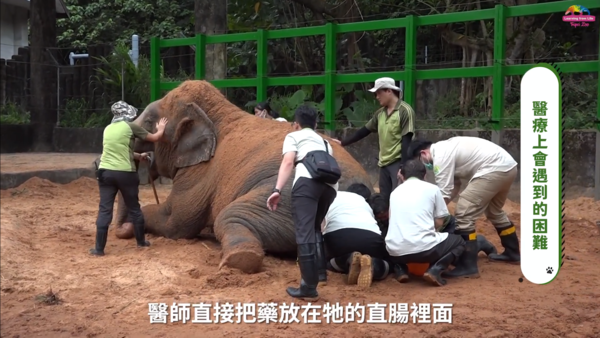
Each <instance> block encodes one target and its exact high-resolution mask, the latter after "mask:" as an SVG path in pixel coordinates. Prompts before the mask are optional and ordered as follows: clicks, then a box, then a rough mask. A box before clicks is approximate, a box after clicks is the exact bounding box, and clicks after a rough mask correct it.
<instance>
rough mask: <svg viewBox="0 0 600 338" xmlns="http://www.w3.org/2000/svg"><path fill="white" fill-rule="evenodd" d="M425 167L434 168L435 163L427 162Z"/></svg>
mask: <svg viewBox="0 0 600 338" xmlns="http://www.w3.org/2000/svg"><path fill="white" fill-rule="evenodd" d="M425 168H426V169H427V170H433V163H425Z"/></svg>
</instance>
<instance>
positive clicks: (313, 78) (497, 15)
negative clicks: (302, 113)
mask: <svg viewBox="0 0 600 338" xmlns="http://www.w3.org/2000/svg"><path fill="white" fill-rule="evenodd" d="M571 5H580V6H584V7H587V8H588V9H594V8H600V0H576V1H557V2H552V3H544V4H534V5H524V6H512V7H505V6H503V5H496V7H495V8H493V9H484V10H476V11H468V12H460V13H448V14H437V15H428V16H413V15H409V16H406V17H404V18H395V19H386V20H376V21H367V22H356V23H348V24H335V23H328V24H326V25H323V26H316V27H307V28H291V29H281V30H273V31H268V30H263V29H259V30H257V31H256V32H249V33H235V34H224V35H202V34H198V35H196V36H194V37H189V38H180V39H167V40H163V39H160V38H158V37H153V38H152V40H151V57H150V58H151V67H152V68H151V79H152V85H151V86H152V88H151V99H152V101H154V100H157V99H159V98H160V97H161V95H162V94H161V93H162V91H163V90H171V89H173V88H175V87H177V86H178V85H179V83H180V82H161V81H160V67H161V66H160V65H161V60H160V49H161V48H168V47H176V46H189V45H192V46H195V48H196V61H195V63H196V73H195V78H196V79H203V78H204V74H205V73H204V71H205V51H206V45H207V44H217V43H234V42H243V41H257V76H256V78H246V79H222V80H221V79H219V80H213V81H210V82H211V83H212V84H213V85H214V86H215V87H217V88H233V87H256V90H257V94H256V96H257V100H258V101H265V100H266V99H267V87H269V86H291V85H325V112H324V113H325V126H326V129H327V130H333V129H334V128H335V125H334V123H333V120H334V116H335V114H336V112H335V108H336V107H335V89H336V85H338V84H346V83H361V82H373V81H375V80H376V79H377V78H379V77H383V76H387V77H392V78H394V79H395V80H397V81H398V80H399V81H404V83H405V90H404V100H405V101H406V102H408V103H409V104H411V105H413V106H414V104H415V100H416V81H417V80H435V79H448V78H465V77H467V78H472V77H488V76H491V77H492V79H493V80H492V81H493V95H492V101H493V102H492V121H491V122H492V123H493V129H494V130H501V129H502V115H503V111H504V77H505V76H514V75H523V74H525V72H527V71H528V70H529V69H530V68H532V67H533V64H523V65H506V64H505V59H506V56H505V46H506V32H505V29H506V19H507V18H512V17H521V16H530V15H539V14H550V13H564V12H565V11H566V10H567V8H569V6H571ZM488 19H493V20H494V65H493V66H485V67H470V68H448V69H434V70H417V69H416V65H417V47H416V42H417V27H421V26H429V25H439V24H448V23H455V22H466V21H475V20H488ZM565 25H567V23H565ZM397 28H405V29H406V47H405V48H406V50H405V64H404V70H402V71H389V72H374V73H362V74H338V73H337V69H336V59H337V57H336V37H337V34H343V33H351V32H360V31H374V30H382V29H397ZM581 29H585V28H583V27H582V28H581ZM312 35H325V51H326V52H325V72H324V74H322V75H308V76H291V77H267V57H268V50H267V40H268V39H284V38H296V37H305V36H312ZM558 65H559V67H560V70H561V71H562V72H563V73H565V74H568V73H587V72H598V73H599V76H598V81H599V86H598V98H599V99H600V61H599V60H595V61H578V62H561V63H558ZM598 120H600V104H598ZM597 127H598V130H600V122H598V123H597Z"/></svg>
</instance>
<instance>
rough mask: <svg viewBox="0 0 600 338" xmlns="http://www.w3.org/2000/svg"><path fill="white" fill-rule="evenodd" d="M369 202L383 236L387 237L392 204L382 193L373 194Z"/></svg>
mask: <svg viewBox="0 0 600 338" xmlns="http://www.w3.org/2000/svg"><path fill="white" fill-rule="evenodd" d="M368 202H369V205H370V206H371V209H372V210H373V214H374V215H375V220H376V221H377V226H378V227H379V230H381V236H382V237H383V238H385V236H387V232H388V227H389V224H390V204H389V202H388V200H386V199H385V197H383V195H382V194H373V195H371V197H369V200H368Z"/></svg>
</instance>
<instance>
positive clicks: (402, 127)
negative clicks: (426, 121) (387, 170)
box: [365, 100, 415, 167]
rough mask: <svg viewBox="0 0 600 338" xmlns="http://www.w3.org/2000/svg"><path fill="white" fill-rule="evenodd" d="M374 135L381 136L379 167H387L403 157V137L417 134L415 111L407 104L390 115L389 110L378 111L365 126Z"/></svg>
mask: <svg viewBox="0 0 600 338" xmlns="http://www.w3.org/2000/svg"><path fill="white" fill-rule="evenodd" d="M365 128H367V129H368V130H369V131H370V132H372V133H378V134H379V163H377V165H378V166H379V167H385V166H387V165H389V164H391V163H393V162H395V161H397V160H399V159H400V158H401V157H402V152H401V151H402V137H403V136H404V135H406V134H408V133H413V138H414V133H415V111H414V110H413V108H412V107H411V106H410V105H409V104H408V103H406V102H404V101H402V100H398V104H396V107H395V108H394V110H393V111H392V113H391V114H390V115H388V114H387V108H386V107H382V108H380V109H378V110H377V111H376V112H375V114H374V115H373V117H372V118H371V119H370V120H369V122H367V124H366V125H365Z"/></svg>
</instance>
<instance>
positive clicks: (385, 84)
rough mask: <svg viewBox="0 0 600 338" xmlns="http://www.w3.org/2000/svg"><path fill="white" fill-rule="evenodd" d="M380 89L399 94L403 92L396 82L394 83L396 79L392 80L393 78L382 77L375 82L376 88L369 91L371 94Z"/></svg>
mask: <svg viewBox="0 0 600 338" xmlns="http://www.w3.org/2000/svg"><path fill="white" fill-rule="evenodd" d="M379 89H393V90H397V91H399V92H401V91H402V89H400V88H399V87H397V86H396V81H394V79H392V78H391V77H382V78H379V79H377V80H375V86H374V87H373V88H371V89H369V91H370V92H371V93H375V92H376V91H377V90H379Z"/></svg>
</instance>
